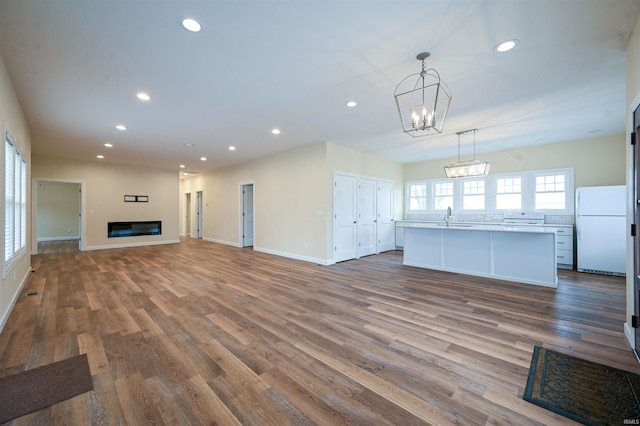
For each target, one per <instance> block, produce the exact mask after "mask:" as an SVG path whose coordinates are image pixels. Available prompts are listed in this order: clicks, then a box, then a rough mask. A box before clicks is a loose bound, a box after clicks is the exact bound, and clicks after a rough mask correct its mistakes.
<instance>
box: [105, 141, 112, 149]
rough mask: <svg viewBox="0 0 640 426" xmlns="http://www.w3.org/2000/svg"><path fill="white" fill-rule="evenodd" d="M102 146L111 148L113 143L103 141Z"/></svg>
mask: <svg viewBox="0 0 640 426" xmlns="http://www.w3.org/2000/svg"><path fill="white" fill-rule="evenodd" d="M104 146H105V147H106V148H113V144H110V143H109V142H107V143H105V144H104Z"/></svg>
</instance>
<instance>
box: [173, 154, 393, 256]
mask: <svg viewBox="0 0 640 426" xmlns="http://www.w3.org/2000/svg"><path fill="white" fill-rule="evenodd" d="M334 171H336V172H343V173H350V174H358V175H362V176H369V177H375V178H379V179H387V180H394V181H395V182H396V191H399V194H396V204H397V205H399V206H400V208H401V206H402V186H403V185H402V165H400V164H397V163H394V162H391V161H388V160H384V159H382V158H379V157H375V156H372V155H369V154H365V153H362V152H359V151H356V150H353V149H350V148H345V147H341V146H338V145H334V144H330V143H318V144H314V145H310V146H307V147H304V148H300V149H295V150H292V151H288V152H284V153H280V154H277V155H273V156H270V157H266V158H263V159H260V160H257V161H254V162H250V163H247V164H243V165H241V166H238V167H234V168H230V169H226V170H221V171H216V172H212V173H207V174H203V175H200V176H195V177H192V178H188V179H184V180H183V181H182V182H181V186H180V205H181V214H180V217H181V220H182V224H181V229H182V230H183V233H186V231H185V229H184V226H185V225H184V223H185V213H186V212H185V207H184V194H185V193H191V194H192V195H191V202H192V207H191V211H192V212H194V211H195V207H194V206H195V199H196V197H195V193H196V191H203V195H204V209H203V210H204V211H203V213H204V216H203V220H204V238H205V239H208V240H211V241H216V242H221V243H226V244H231V245H235V246H239V245H240V244H241V237H240V236H239V235H240V185H242V184H246V183H253V185H254V198H255V204H254V223H255V234H254V249H256V250H260V251H265V252H269V253H274V254H280V255H284V256H288V257H293V258H298V259H303V260H307V261H314V262H318V263H329V262H330V260H331V259H332V251H331V249H330V248H331V247H332V246H333V220H332V211H333V189H332V188H333V172H334ZM401 214H402V212H401V210H400V213H398V217H401ZM192 228H193V226H192ZM190 233H191V234H193V231H192V232H190Z"/></svg>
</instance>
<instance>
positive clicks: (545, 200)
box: [535, 174, 566, 210]
mask: <svg viewBox="0 0 640 426" xmlns="http://www.w3.org/2000/svg"><path fill="white" fill-rule="evenodd" d="M565 205H566V190H565V175H564V174H560V175H547V176H536V195H535V208H536V210H543V209H551V210H564V209H565Z"/></svg>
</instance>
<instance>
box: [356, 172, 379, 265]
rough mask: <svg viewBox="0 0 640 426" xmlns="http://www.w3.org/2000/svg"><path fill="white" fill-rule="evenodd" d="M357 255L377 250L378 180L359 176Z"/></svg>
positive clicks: (368, 253) (372, 252)
mask: <svg viewBox="0 0 640 426" xmlns="http://www.w3.org/2000/svg"><path fill="white" fill-rule="evenodd" d="M357 198H358V204H357V214H358V219H357V222H358V223H357V224H356V225H357V226H356V232H357V242H358V245H357V247H356V252H357V257H361V256H368V255H370V254H375V252H376V181H375V179H368V178H358V190H357Z"/></svg>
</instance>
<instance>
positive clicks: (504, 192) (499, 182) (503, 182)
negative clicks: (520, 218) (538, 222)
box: [496, 177, 522, 210]
mask: <svg viewBox="0 0 640 426" xmlns="http://www.w3.org/2000/svg"><path fill="white" fill-rule="evenodd" d="M496 209H497V210H520V209H522V178H519V177H509V178H498V179H496Z"/></svg>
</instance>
